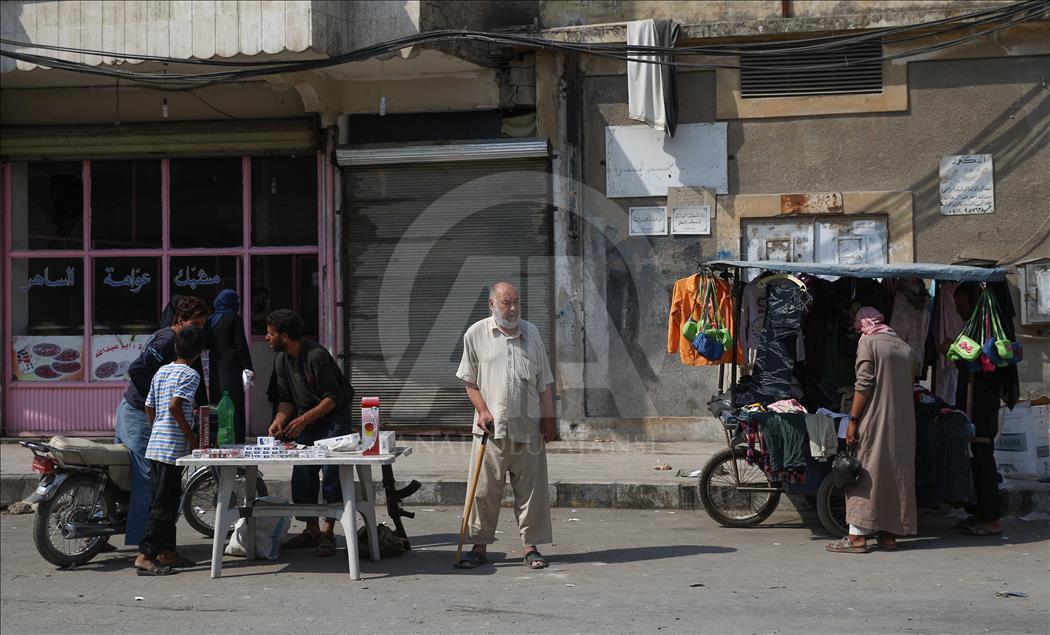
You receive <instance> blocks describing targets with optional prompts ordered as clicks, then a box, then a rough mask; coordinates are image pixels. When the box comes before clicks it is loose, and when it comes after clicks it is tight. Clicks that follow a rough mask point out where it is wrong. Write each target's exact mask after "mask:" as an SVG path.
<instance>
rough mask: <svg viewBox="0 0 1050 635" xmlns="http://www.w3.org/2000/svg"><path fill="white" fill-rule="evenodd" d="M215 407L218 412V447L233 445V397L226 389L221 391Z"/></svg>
mask: <svg viewBox="0 0 1050 635" xmlns="http://www.w3.org/2000/svg"><path fill="white" fill-rule="evenodd" d="M215 409H216V410H217V411H218V412H219V438H218V441H219V447H220V448H221V447H223V446H227V445H233V444H234V443H235V442H236V440H237V439H236V437H235V436H234V433H233V399H230V392H229V391H228V390H224V391H222V399H220V400H219V405H218V406H217V407H216V408H215Z"/></svg>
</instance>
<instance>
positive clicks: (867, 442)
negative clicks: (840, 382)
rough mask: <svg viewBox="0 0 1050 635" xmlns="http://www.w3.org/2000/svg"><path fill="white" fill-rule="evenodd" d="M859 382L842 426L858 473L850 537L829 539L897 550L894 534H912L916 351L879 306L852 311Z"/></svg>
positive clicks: (847, 546)
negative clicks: (887, 321)
mask: <svg viewBox="0 0 1050 635" xmlns="http://www.w3.org/2000/svg"><path fill="white" fill-rule="evenodd" d="M855 326H856V328H857V331H858V332H859V333H860V334H861V337H860V341H859V342H858V344H857V381H856V384H854V390H855V394H854V396H853V408H852V409H851V410H850V418H849V425H848V427H847V429H846V445H847V446H850V447H855V448H856V450H857V459H858V460H859V461H860V463H861V467H862V468H863V469H862V470H861V476H860V479H859V480H858V481H857V482H856V483H854V484H852V485H850V486H849V487H847V488H846V521H847V522H848V523H849V525H850V527H849V536H847V537H846V538H844V539H842V541H840V542H834V543H831V544H829V545H827V550H828V551H832V552H836V553H866V552H867V551H868V536H872V535H874V536H876V537H877V540H878V545H879V547H881V548H882V549H885V550H888V551H894V550H896V549H897V536H905V535H909V534H914V533H915V532H916V529H917V516H918V514H917V512H916V509H915V407H914V404H913V397H912V379H913V375H914V368H915V352H914V351H913V350H912V349H911V347H910V346H908V344H907V343H906V342H905V341H904V340H902V339H900V338H899V337H897V335H896V333H894V332H893V330H892V329H890V327H888V326H886V324H885V323H884V318H883V316H882V314H881V313H879V312H878V310H877V309H874V308H872V307H864V308H862V309H861V310H859V311H858V312H857V316H856V318H855Z"/></svg>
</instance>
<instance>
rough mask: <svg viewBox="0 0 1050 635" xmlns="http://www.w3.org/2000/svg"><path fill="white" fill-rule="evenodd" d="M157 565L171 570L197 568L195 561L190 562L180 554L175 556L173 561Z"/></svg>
mask: <svg viewBox="0 0 1050 635" xmlns="http://www.w3.org/2000/svg"><path fill="white" fill-rule="evenodd" d="M158 564H160V565H161V566H164V567H171V568H172V569H188V568H190V567H195V566H197V562H196V561H195V560H190V559H189V558H187V557H186V556H183V555H181V554H175V559H174V560H172V561H171V562H160V563H158Z"/></svg>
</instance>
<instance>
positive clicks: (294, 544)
mask: <svg viewBox="0 0 1050 635" xmlns="http://www.w3.org/2000/svg"><path fill="white" fill-rule="evenodd" d="M320 539H321V537H320V536H318V535H317V534H308V533H306V532H305V531H304V532H303V533H301V534H299V535H298V536H295V537H293V538H289V539H288V540H285V541H284V543H283V544H282V545H281V549H305V548H307V547H316V546H317V545H318V544H319V543H320Z"/></svg>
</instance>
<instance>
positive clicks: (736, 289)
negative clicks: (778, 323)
mask: <svg viewBox="0 0 1050 635" xmlns="http://www.w3.org/2000/svg"><path fill="white" fill-rule="evenodd" d="M741 282H742V281H741V279H740V267H736V268H735V269H734V271H733V313H734V314H735V315H734V316H733V343H732V347H733V348H732V358H733V370H732V371H731V372H730V375H729V402H730V406H732V407H733V408H736V378H737V347H738V346H739V345H740V317H741V315H742V314H743V306H742V305H743V299H744V285H743V284H741ZM719 392H721V390H720V391H719Z"/></svg>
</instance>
